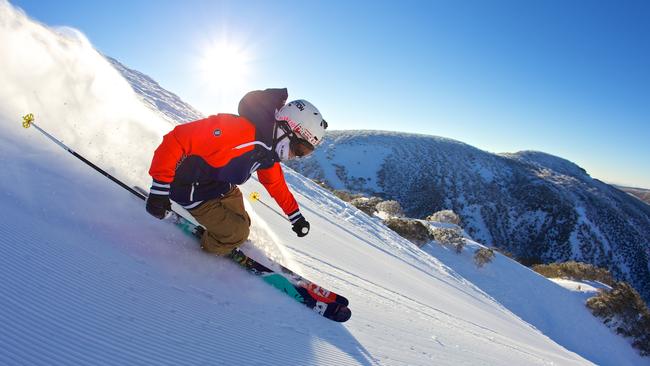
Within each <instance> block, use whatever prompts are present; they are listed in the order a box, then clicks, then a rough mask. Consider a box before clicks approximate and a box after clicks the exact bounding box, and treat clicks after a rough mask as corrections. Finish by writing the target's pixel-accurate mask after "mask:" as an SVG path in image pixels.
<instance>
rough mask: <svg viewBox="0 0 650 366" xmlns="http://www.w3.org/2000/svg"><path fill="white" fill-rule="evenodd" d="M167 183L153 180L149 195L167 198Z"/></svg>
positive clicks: (168, 186)
mask: <svg viewBox="0 0 650 366" xmlns="http://www.w3.org/2000/svg"><path fill="white" fill-rule="evenodd" d="M169 188H170V185H169V183H165V182H161V181H159V180H155V179H154V180H153V183H151V188H150V189H149V193H150V194H155V195H158V196H169Z"/></svg>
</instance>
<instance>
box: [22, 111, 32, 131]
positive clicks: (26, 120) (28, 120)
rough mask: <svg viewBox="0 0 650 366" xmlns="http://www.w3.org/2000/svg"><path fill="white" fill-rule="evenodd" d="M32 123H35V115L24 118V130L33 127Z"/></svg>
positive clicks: (27, 115)
mask: <svg viewBox="0 0 650 366" xmlns="http://www.w3.org/2000/svg"><path fill="white" fill-rule="evenodd" d="M32 122H34V114H33V113H28V114H26V115H24V116H23V127H24V128H29V127H30V126H31V125H32Z"/></svg>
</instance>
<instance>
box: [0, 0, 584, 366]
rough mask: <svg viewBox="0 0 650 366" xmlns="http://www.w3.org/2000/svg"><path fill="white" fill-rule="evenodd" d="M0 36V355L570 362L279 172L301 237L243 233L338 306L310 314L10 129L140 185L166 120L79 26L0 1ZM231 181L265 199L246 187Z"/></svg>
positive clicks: (404, 248)
mask: <svg viewBox="0 0 650 366" xmlns="http://www.w3.org/2000/svg"><path fill="white" fill-rule="evenodd" d="M0 47H1V48H0V56H2V57H0V70H2V71H0V164H2V169H3V173H2V174H0V212H2V213H3V214H2V216H3V217H2V220H0V278H2V281H0V309H2V311H0V324H2V327H0V364H3V365H5V364H6V365H21V364H30V365H52V364H57V365H61V364H93V365H100V364H111V365H113V364H169V365H178V364H185V365H199V364H210V365H213V364H214V365H220V364H223V365H234V364H237V365H260V364H265V365H299V364H320V365H331V364H340V365H347V364H362V365H372V364H383V365H430V364H437V365H444V364H449V365H459V364H504V365H505V364H508V365H512V364H562V365H565V364H586V363H588V361H586V360H585V359H583V358H581V357H579V356H578V355H576V354H574V353H572V352H569V351H567V350H566V349H564V348H563V347H561V346H559V345H557V344H556V343H554V342H553V341H551V340H550V339H548V338H547V337H546V336H544V335H542V334H541V333H540V332H538V331H537V330H535V329H534V328H532V327H531V326H530V325H528V324H527V323H525V322H523V321H522V320H520V319H519V318H518V317H516V316H514V315H513V314H512V313H510V312H509V311H508V310H506V309H504V308H503V307H502V306H500V305H499V304H498V303H496V302H495V301H494V300H493V299H492V298H490V297H489V296H487V295H485V294H484V293H483V292H482V291H481V290H479V289H478V288H476V287H475V286H474V285H472V284H471V283H469V282H467V281H466V280H464V279H463V278H462V277H461V276H460V275H458V274H457V273H456V272H455V271H453V270H451V269H450V268H448V267H446V266H445V265H443V264H441V262H439V261H438V260H436V259H434V258H433V257H431V256H430V255H428V254H426V253H425V252H422V251H420V250H419V249H417V248H416V247H414V246H413V245H411V244H410V243H409V242H407V241H405V240H403V239H402V238H400V237H398V236H397V235H395V234H394V233H392V232H391V231H389V230H387V229H386V228H384V227H383V226H381V225H378V224H377V223H376V222H375V221H374V220H371V219H369V218H367V217H366V216H364V214H362V213H360V212H359V211H357V210H356V209H354V208H352V207H350V206H347V205H345V204H343V203H341V202H340V201H338V200H336V199H335V198H333V197H332V196H330V195H329V194H327V193H325V192H323V191H321V190H320V189H319V188H318V187H317V186H315V185H314V184H313V183H311V182H310V181H308V180H306V179H305V178H303V177H301V176H298V175H296V174H295V173H293V172H289V173H288V181H289V183H290V185H291V187H292V189H293V190H294V192H296V197H297V199H298V200H299V202H300V204H301V206H302V209H303V212H304V214H305V216H306V217H307V218H308V219H309V220H310V222H311V224H312V228H313V229H312V232H311V233H310V235H309V236H308V237H306V238H303V239H297V238H295V236H294V234H293V232H291V230H290V226H289V224H288V223H287V221H286V220H285V219H284V218H282V217H280V216H279V215H277V214H276V213H274V212H272V211H271V210H269V209H267V208H266V207H264V206H255V207H250V208H249V210H250V212H251V213H252V216H253V219H254V225H253V233H252V237H251V238H252V240H253V242H254V243H255V245H256V246H257V248H259V249H257V250H261V251H264V252H266V253H268V254H270V255H271V256H273V257H275V258H277V259H278V260H281V261H282V262H283V263H285V264H287V265H289V266H290V267H292V268H294V269H295V270H296V271H298V272H300V273H302V274H304V275H305V276H306V277H308V278H311V279H313V280H314V281H316V282H318V283H321V284H323V285H326V286H327V287H330V288H331V289H333V290H336V291H338V292H340V293H342V294H344V295H345V296H347V297H348V298H349V299H350V301H351V304H352V305H351V308H352V310H353V318H352V319H351V320H350V321H349V322H347V323H345V324H337V323H334V322H331V321H328V320H326V319H323V318H321V317H318V316H316V315H314V314H312V313H311V312H310V311H309V310H308V309H306V308H304V307H302V306H300V305H299V304H296V303H295V302H293V301H292V300H291V299H289V298H288V297H287V296H284V295H282V294H280V293H279V292H278V291H277V290H275V289H273V288H272V287H270V286H268V285H266V284H265V283H263V282H262V281H260V280H259V279H258V278H255V277H253V276H250V275H249V274H247V273H245V272H243V271H242V270H240V269H239V268H238V267H237V266H236V265H234V264H232V263H230V262H228V261H226V260H221V259H218V258H215V257H212V256H209V255H206V254H204V253H202V252H201V251H200V250H199V249H198V248H197V245H196V243H195V242H194V241H193V240H192V239H191V238H188V237H185V236H183V235H182V234H181V233H180V232H179V231H178V230H177V229H176V228H175V227H173V226H172V225H169V224H168V223H165V222H162V221H157V220H155V219H152V218H151V217H150V216H149V215H148V214H146V212H145V211H144V209H143V207H142V202H141V201H139V200H138V199H136V198H134V197H132V196H130V194H129V193H128V192H126V191H124V190H123V189H122V188H120V187H118V186H117V185H115V184H113V183H111V182H110V181H108V180H107V179H106V178H104V177H102V176H100V175H99V174H97V173H96V172H94V171H93V170H91V169H90V168H88V167H86V166H85V165H83V164H82V163H81V162H79V161H78V160H76V159H75V158H74V157H72V156H71V155H69V154H67V153H65V152H64V151H63V150H61V149H60V148H58V147H57V146H56V145H54V144H53V143H51V142H49V141H47V140H46V139H45V138H44V137H43V136H42V135H40V134H38V133H37V132H36V131H35V130H33V129H31V130H23V129H22V128H21V127H20V121H19V117H20V116H21V115H22V114H24V113H27V112H33V113H35V114H36V117H37V123H39V124H40V125H41V126H42V127H44V128H46V129H48V130H49V131H50V132H51V133H53V134H55V135H56V136H59V137H60V138H62V139H64V140H65V142H66V143H67V144H69V145H70V146H71V147H73V148H74V149H75V150H77V151H79V152H80V153H82V154H84V155H85V156H87V157H88V158H89V159H91V160H93V161H95V162H97V163H99V164H100V165H102V167H105V168H106V169H107V170H109V171H111V172H112V173H115V174H116V175H117V176H119V177H120V178H122V179H124V180H125V181H126V182H128V183H129V184H134V185H135V184H139V185H145V184H148V181H149V180H148V177H147V175H146V170H147V168H148V163H149V160H150V159H151V153H152V152H153V149H154V148H155V146H156V145H157V143H158V142H159V140H160V136H162V134H164V133H165V132H167V130H168V129H169V128H170V127H171V126H170V125H169V124H168V123H167V122H165V121H164V120H162V119H161V117H159V116H157V115H156V114H154V113H150V112H149V111H148V110H147V109H146V108H145V107H143V106H142V105H141V104H139V100H138V98H137V97H136V96H135V94H134V93H133V92H132V91H131V90H130V88H129V87H128V85H127V84H126V83H125V82H124V80H123V79H122V78H121V77H120V76H119V75H118V74H117V73H116V72H115V71H114V70H113V69H112V68H111V67H110V65H109V64H108V63H107V62H106V61H105V60H104V59H103V58H102V57H101V55H99V54H97V53H96V52H95V51H94V50H93V49H92V47H91V46H90V44H89V43H88V42H87V41H85V40H84V39H83V37H81V36H80V35H79V34H77V33H76V32H71V31H69V30H66V31H65V35H61V34H57V33H55V32H53V31H51V30H50V29H47V28H45V27H42V26H40V25H38V24H35V23H33V22H32V21H30V20H28V19H27V18H26V17H25V16H24V15H22V14H20V13H18V12H16V11H15V10H14V9H13V8H12V7H11V6H10V5H8V4H7V3H6V2H0ZM17 49H22V50H27V51H29V52H31V53H29V52H28V54H35V55H37V56H38V57H35V58H34V59H32V58H25V57H24V56H21V55H22V54H23V53H21V52H15V50H17ZM242 188H243V190H244V192H245V193H248V192H251V191H252V190H255V191H260V192H261V193H263V199H264V200H265V201H266V202H268V203H271V204H272V202H271V201H270V199H269V198H268V196H266V195H264V193H265V192H264V191H263V188H261V186H260V185H259V184H258V183H257V182H255V181H254V180H251V181H250V182H249V183H247V184H246V185H245V186H244V187H242ZM249 249H251V250H252V249H253V248H249ZM252 251H253V252H255V251H256V250H252Z"/></svg>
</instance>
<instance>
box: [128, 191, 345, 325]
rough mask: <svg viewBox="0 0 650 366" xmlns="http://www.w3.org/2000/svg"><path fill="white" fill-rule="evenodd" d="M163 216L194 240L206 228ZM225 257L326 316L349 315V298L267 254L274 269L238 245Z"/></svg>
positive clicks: (178, 217) (340, 317) (341, 317)
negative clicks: (249, 254) (305, 276)
mask: <svg viewBox="0 0 650 366" xmlns="http://www.w3.org/2000/svg"><path fill="white" fill-rule="evenodd" d="M134 188H135V189H136V190H137V191H139V192H140V193H142V194H143V195H145V196H146V195H147V194H148V192H146V191H145V190H144V189H142V188H140V187H134ZM166 220H170V221H171V222H172V223H173V224H174V225H176V226H177V227H178V228H180V229H181V230H182V231H183V232H184V233H186V234H187V235H189V236H191V237H192V238H194V239H197V240H198V239H200V238H201V236H203V232H204V231H205V229H204V228H203V227H202V226H197V225H194V223H192V222H191V221H189V220H187V219H186V218H184V217H183V216H181V215H179V214H177V213H175V212H170V217H169V218H168V219H166ZM227 258H229V259H231V260H232V261H234V262H235V263H237V264H239V265H240V266H241V267H242V268H243V269H245V270H246V271H247V272H249V273H251V274H253V275H255V276H258V277H261V278H262V280H264V282H266V283H268V284H270V285H271V286H273V287H275V288H276V289H278V290H280V291H282V292H284V293H285V294H287V295H288V296H289V297H291V298H293V299H294V300H296V301H298V302H299V303H301V304H303V305H305V306H307V307H308V308H310V309H312V310H314V311H315V312H316V313H318V314H319V315H321V316H323V317H325V318H327V319H330V320H333V321H336V322H341V323H342V322H345V321H347V320H348V319H350V317H351V316H352V312H351V310H350V309H349V308H348V305H349V301H348V299H347V298H345V297H343V296H341V295H339V294H337V293H335V292H333V291H330V290H327V289H325V288H323V287H321V286H319V285H317V284H316V283H314V282H312V281H309V280H308V279H306V278H304V277H302V276H301V275H299V274H297V273H295V272H294V271H292V270H290V269H289V268H287V267H285V266H283V265H281V264H279V263H276V262H275V261H273V260H271V259H270V258H266V260H267V261H268V262H269V263H272V267H277V270H273V269H271V268H268V267H267V266H265V265H263V264H262V263H260V262H258V261H256V260H255V259H253V258H251V257H249V256H247V255H246V253H244V252H243V251H242V250H241V249H238V248H237V249H234V250H233V251H232V253H230V255H228V256H227Z"/></svg>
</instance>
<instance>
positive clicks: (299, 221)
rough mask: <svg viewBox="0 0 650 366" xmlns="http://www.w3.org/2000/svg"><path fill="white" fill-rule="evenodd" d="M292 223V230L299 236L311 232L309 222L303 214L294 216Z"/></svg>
mask: <svg viewBox="0 0 650 366" xmlns="http://www.w3.org/2000/svg"><path fill="white" fill-rule="evenodd" d="M291 225H292V226H293V228H292V230H293V231H294V232H295V233H296V235H298V237H300V238H302V237H303V236H305V235H307V234H309V222H307V220H305V218H304V217H303V216H302V215H301V214H298V216H297V217H296V218H294V220H293V221H292V224H291Z"/></svg>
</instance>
